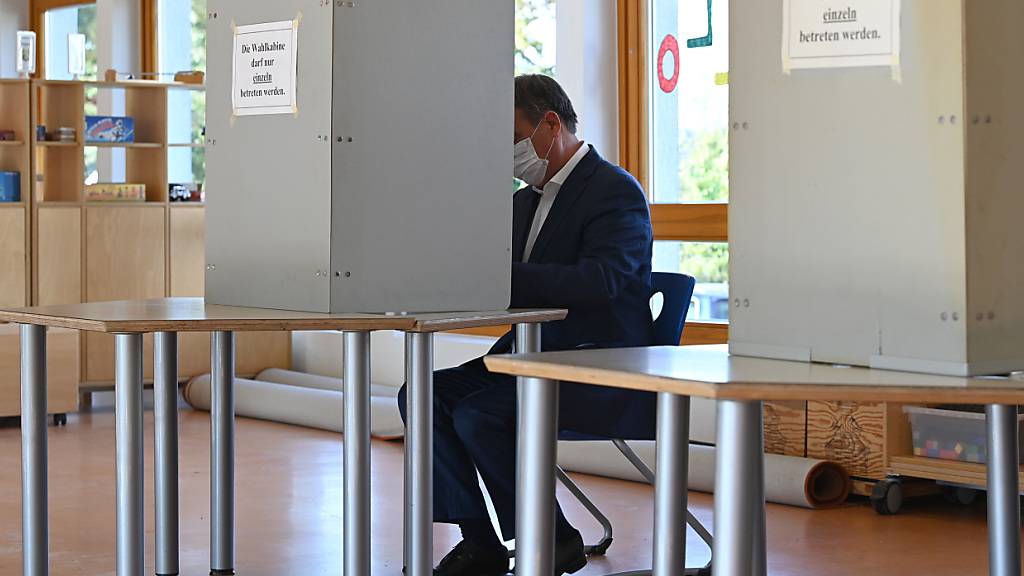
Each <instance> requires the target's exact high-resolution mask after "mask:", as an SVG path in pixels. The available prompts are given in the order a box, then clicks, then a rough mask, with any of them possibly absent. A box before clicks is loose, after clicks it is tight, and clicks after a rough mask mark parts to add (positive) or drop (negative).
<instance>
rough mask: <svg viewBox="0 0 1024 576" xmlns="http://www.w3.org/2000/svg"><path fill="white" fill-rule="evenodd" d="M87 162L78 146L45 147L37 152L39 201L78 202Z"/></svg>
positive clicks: (37, 197)
mask: <svg viewBox="0 0 1024 576" xmlns="http://www.w3.org/2000/svg"><path fill="white" fill-rule="evenodd" d="M84 171H85V158H84V157H83V156H82V150H81V148H79V147H78V146H42V147H40V148H38V149H37V150H36V167H35V172H36V182H35V188H36V201H38V202H53V201H57V202H79V201H81V199H82V186H83V183H82V180H83V176H82V174H83V172H84Z"/></svg>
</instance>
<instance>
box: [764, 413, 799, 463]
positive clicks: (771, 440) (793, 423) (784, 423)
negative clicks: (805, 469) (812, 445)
mask: <svg viewBox="0 0 1024 576" xmlns="http://www.w3.org/2000/svg"><path fill="white" fill-rule="evenodd" d="M764 451H765V452H766V453H768V454H781V455H783V456H801V457H802V456H806V455H807V402H799V401H794V402H765V403H764Z"/></svg>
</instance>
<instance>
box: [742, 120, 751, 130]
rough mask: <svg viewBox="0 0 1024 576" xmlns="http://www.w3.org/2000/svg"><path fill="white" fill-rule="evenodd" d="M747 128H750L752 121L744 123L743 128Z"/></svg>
mask: <svg viewBox="0 0 1024 576" xmlns="http://www.w3.org/2000/svg"><path fill="white" fill-rule="evenodd" d="M747 128H750V123H749V122H744V123H743V129H744V130H746V129H747Z"/></svg>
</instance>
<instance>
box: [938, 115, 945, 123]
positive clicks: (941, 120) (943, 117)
mask: <svg viewBox="0 0 1024 576" xmlns="http://www.w3.org/2000/svg"><path fill="white" fill-rule="evenodd" d="M945 123H946V117H945V116H939V124H945Z"/></svg>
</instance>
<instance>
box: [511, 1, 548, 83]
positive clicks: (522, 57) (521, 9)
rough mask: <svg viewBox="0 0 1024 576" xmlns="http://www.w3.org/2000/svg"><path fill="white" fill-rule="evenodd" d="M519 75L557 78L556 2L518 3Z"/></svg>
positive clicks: (517, 61)
mask: <svg viewBox="0 0 1024 576" xmlns="http://www.w3.org/2000/svg"><path fill="white" fill-rule="evenodd" d="M515 3H516V74H547V75H548V76H554V74H555V0H515Z"/></svg>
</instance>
